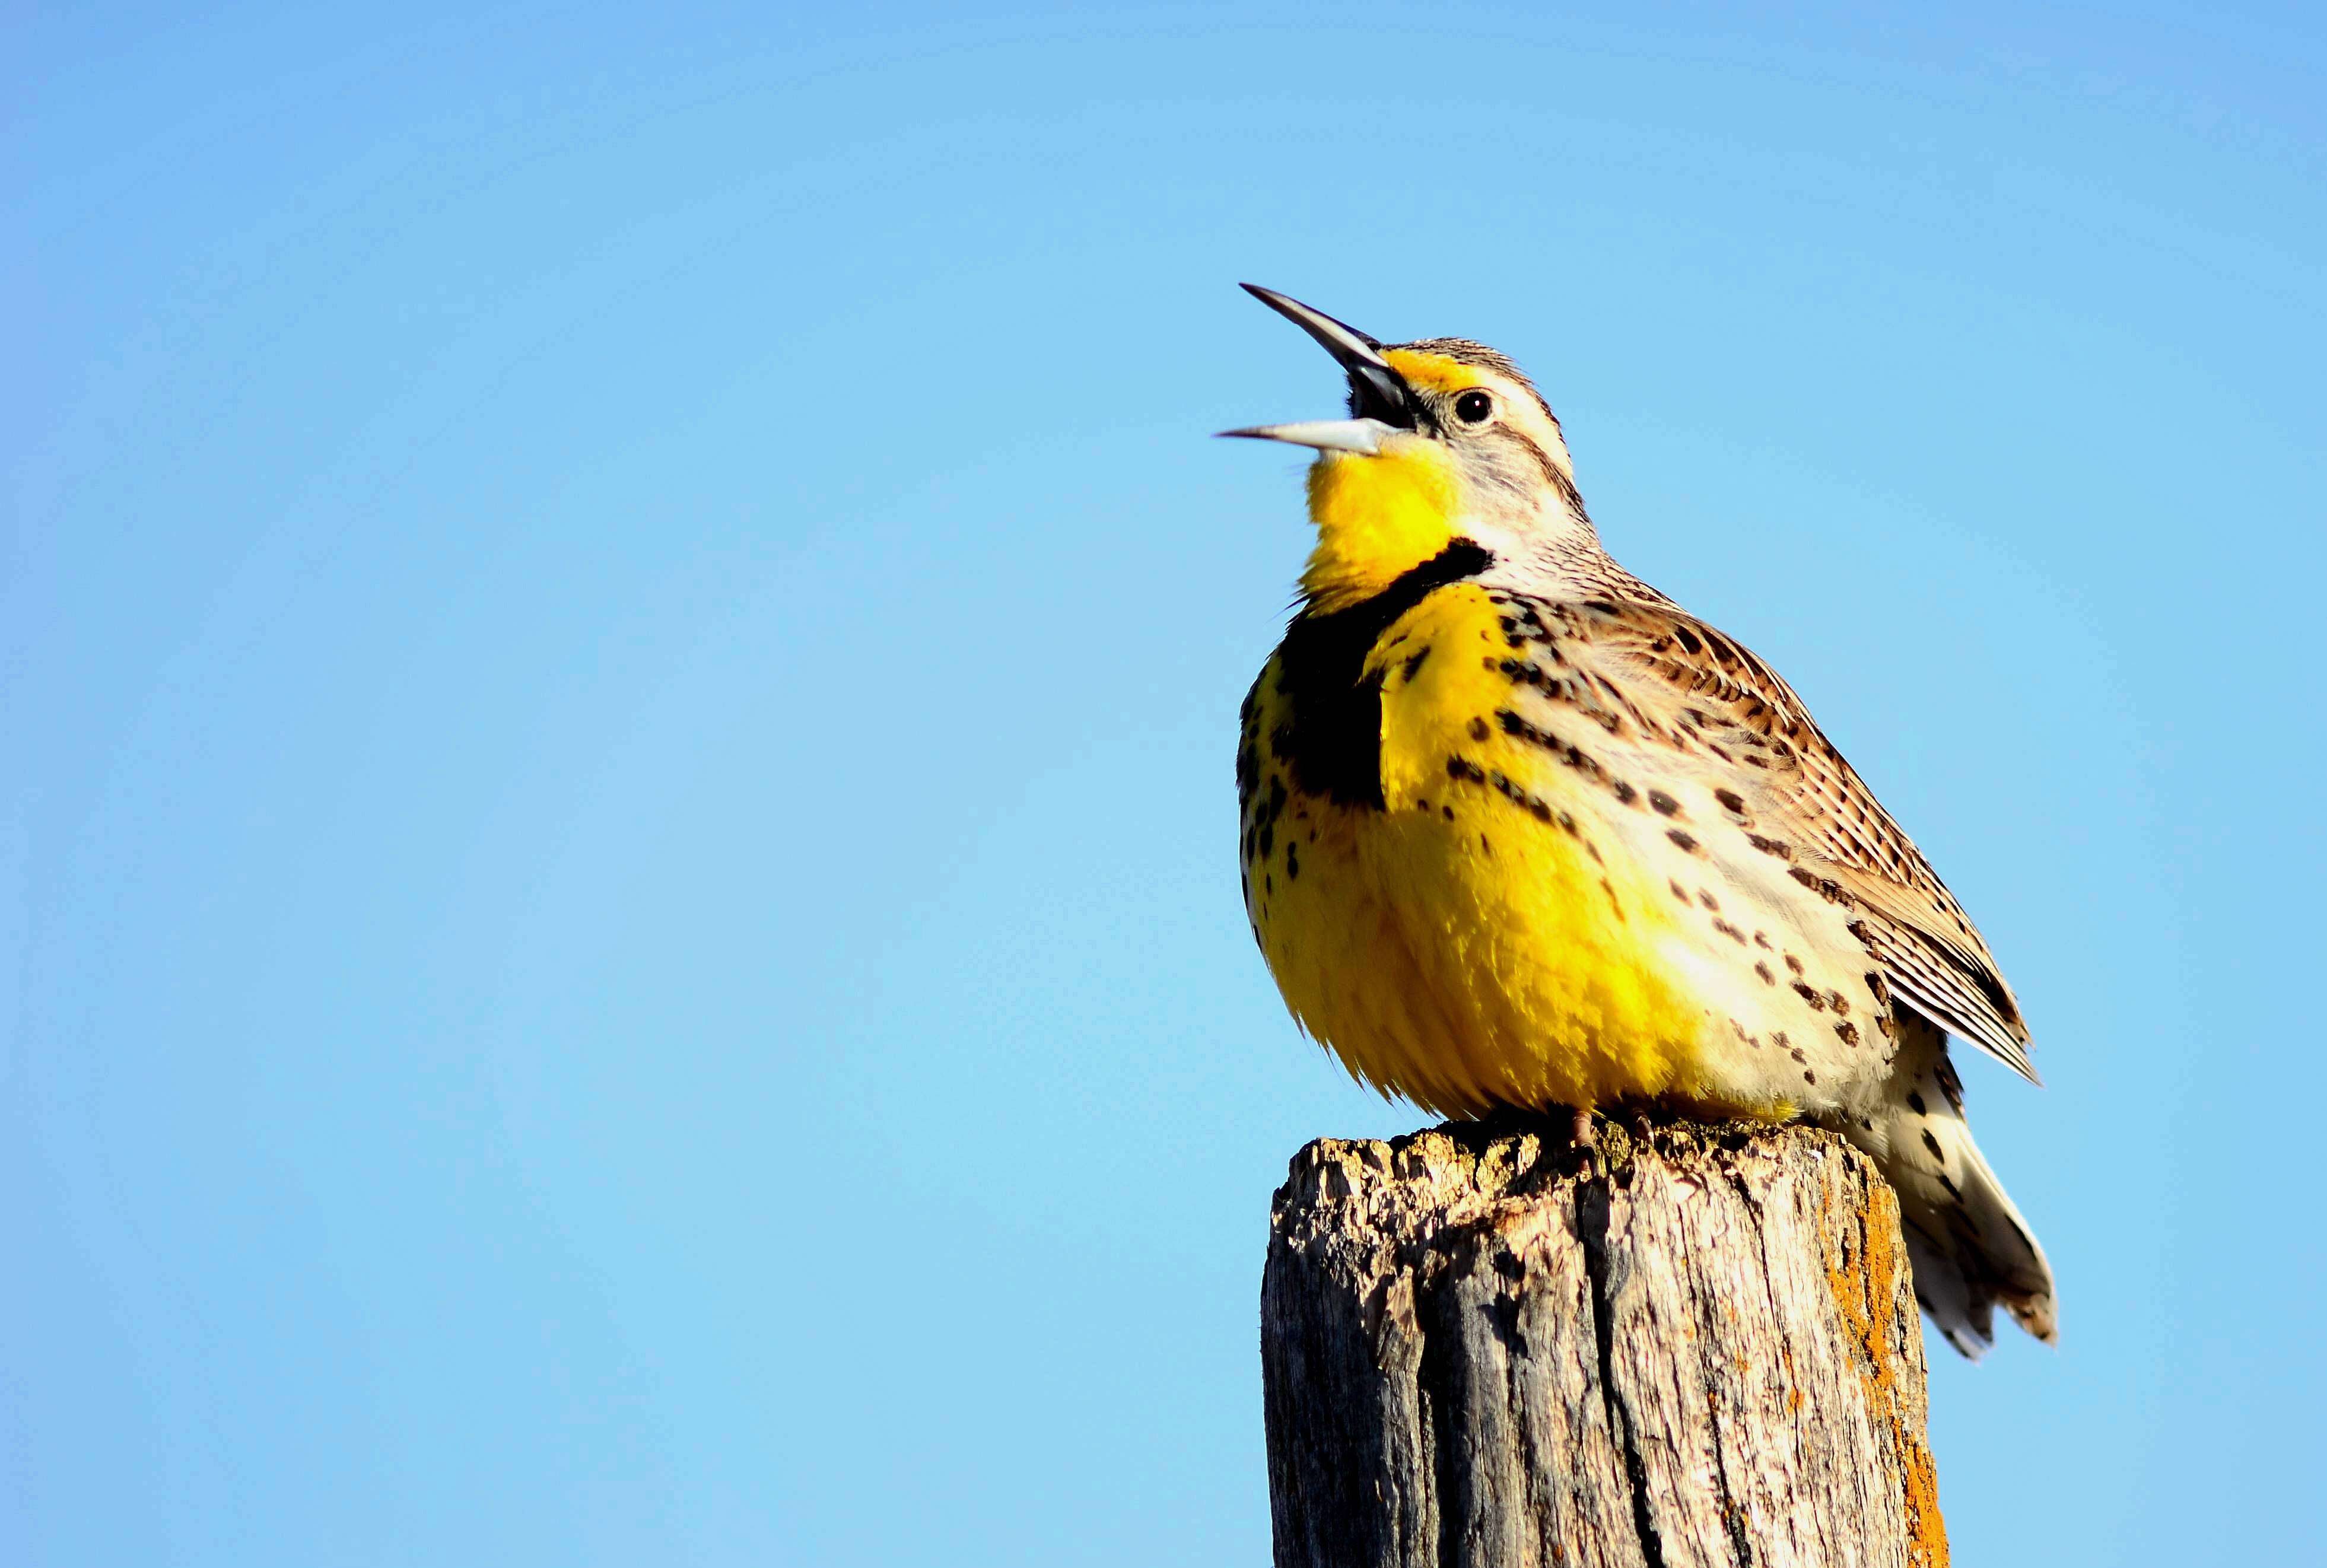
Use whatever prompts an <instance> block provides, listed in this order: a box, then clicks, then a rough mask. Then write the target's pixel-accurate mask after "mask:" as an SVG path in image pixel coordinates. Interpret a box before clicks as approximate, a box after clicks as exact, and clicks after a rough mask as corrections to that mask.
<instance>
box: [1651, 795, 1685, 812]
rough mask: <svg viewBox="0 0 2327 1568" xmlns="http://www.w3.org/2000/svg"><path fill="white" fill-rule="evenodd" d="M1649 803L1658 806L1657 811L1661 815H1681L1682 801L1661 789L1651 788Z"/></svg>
mask: <svg viewBox="0 0 2327 1568" xmlns="http://www.w3.org/2000/svg"><path fill="white" fill-rule="evenodd" d="M1649 805H1650V806H1652V807H1655V808H1656V813H1657V815H1658V816H1659V817H1677V816H1679V815H1680V802H1679V801H1677V800H1676V799H1674V798H1672V797H1671V796H1669V795H1668V794H1666V793H1665V792H1664V791H1663V790H1661V789H1651V790H1649Z"/></svg>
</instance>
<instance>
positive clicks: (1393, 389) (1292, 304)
mask: <svg viewBox="0 0 2327 1568" xmlns="http://www.w3.org/2000/svg"><path fill="white" fill-rule="evenodd" d="M1244 290H1245V292H1246V293H1247V294H1250V295H1252V297H1253V298H1255V299H1257V300H1258V301H1259V302H1260V303H1263V304H1265V305H1266V306H1267V307H1268V308H1269V309H1270V310H1273V311H1275V312H1276V313H1277V314H1278V315H1280V316H1283V317H1284V318H1285V320H1287V321H1289V322H1292V323H1293V324H1294V326H1296V327H1299V328H1300V329H1301V330H1302V331H1304V332H1306V333H1308V334H1309V335H1310V336H1311V337H1313V338H1314V339H1316V340H1317V342H1318V345H1319V346H1320V347H1321V348H1322V349H1323V350H1325V351H1326V352H1327V353H1329V354H1331V355H1332V356H1333V358H1334V359H1337V360H1339V361H1340V362H1341V369H1344V370H1346V371H1348V372H1349V376H1350V415H1351V417H1350V418H1348V419H1307V420H1302V421H1300V422H1298V423H1296V424H1292V425H1250V426H1248V427H1247V428H1245V429H1242V430H1223V431H1221V432H1220V434H1222V435H1241V436H1246V437H1248V438H1250V439H1252V440H1255V441H1288V442H1291V443H1293V444H1294V445H1295V446H1313V447H1315V448H1316V449H1317V450H1318V451H1320V452H1357V453H1365V454H1367V455H1369V456H1370V455H1372V454H1373V453H1377V452H1379V451H1380V450H1381V443H1382V440H1383V438H1384V437H1385V436H1388V434H1391V433H1392V432H1393V431H1399V430H1411V429H1413V428H1414V394H1413V393H1412V392H1411V391H1410V390H1409V389H1408V388H1407V387H1406V378H1405V377H1403V376H1401V375H1399V374H1398V373H1397V371H1396V370H1394V369H1390V364H1389V361H1388V360H1387V359H1383V358H1382V354H1381V344H1380V343H1379V342H1378V341H1376V340H1374V339H1372V338H1369V337H1368V336H1366V335H1365V333H1363V332H1361V331H1358V330H1357V328H1355V327H1352V326H1350V325H1349V324H1348V323H1347V322H1337V321H1335V320H1334V319H1333V318H1332V317H1331V316H1329V315H1327V314H1326V313H1324V312H1322V311H1314V310H1311V309H1310V308H1309V307H1308V306H1307V305H1304V304H1303V303H1301V302H1300V301H1299V300H1296V299H1291V298H1288V297H1287V296H1285V295H1284V294H1278V293H1277V292H1276V290H1275V289H1271V288H1262V287H1261V286H1260V285H1257V284H1249V283H1248V284H1246V285H1244Z"/></svg>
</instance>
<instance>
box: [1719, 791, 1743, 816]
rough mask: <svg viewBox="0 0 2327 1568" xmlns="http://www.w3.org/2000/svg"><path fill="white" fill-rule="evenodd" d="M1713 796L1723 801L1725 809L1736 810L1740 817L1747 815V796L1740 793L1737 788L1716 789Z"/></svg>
mask: <svg viewBox="0 0 2327 1568" xmlns="http://www.w3.org/2000/svg"><path fill="white" fill-rule="evenodd" d="M1713 798H1715V800H1718V801H1720V802H1721V805H1722V807H1723V809H1724V810H1728V811H1734V812H1735V813H1737V815H1738V816H1740V817H1743V816H1744V815H1745V797H1743V795H1740V794H1738V793H1737V791H1736V790H1734V789H1715V791H1714V792H1713Z"/></svg>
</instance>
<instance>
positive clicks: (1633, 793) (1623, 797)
mask: <svg viewBox="0 0 2327 1568" xmlns="http://www.w3.org/2000/svg"><path fill="white" fill-rule="evenodd" d="M1616 798H1617V799H1618V800H1620V801H1621V802H1622V803H1623V804H1625V805H1627V806H1630V805H1631V803H1632V802H1633V801H1635V800H1638V799H1639V798H1640V791H1639V790H1637V789H1633V788H1632V787H1631V785H1630V784H1627V783H1625V782H1624V781H1623V780H1622V779H1617V780H1616Z"/></svg>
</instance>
